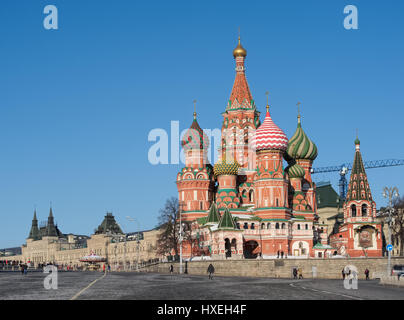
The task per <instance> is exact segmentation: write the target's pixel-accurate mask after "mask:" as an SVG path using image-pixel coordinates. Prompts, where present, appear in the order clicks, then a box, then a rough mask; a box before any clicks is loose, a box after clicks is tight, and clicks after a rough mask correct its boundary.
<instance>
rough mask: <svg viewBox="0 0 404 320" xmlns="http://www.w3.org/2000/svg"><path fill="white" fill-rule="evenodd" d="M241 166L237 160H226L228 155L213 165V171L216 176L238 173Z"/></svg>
mask: <svg viewBox="0 0 404 320" xmlns="http://www.w3.org/2000/svg"><path fill="white" fill-rule="evenodd" d="M239 168H240V165H239V164H238V162H237V161H236V160H233V159H230V160H229V161H228V162H226V157H224V158H223V159H222V160H221V161H218V162H217V163H216V164H215V165H214V166H213V173H214V174H215V177H217V176H220V175H225V174H231V175H237V174H238V169H239Z"/></svg>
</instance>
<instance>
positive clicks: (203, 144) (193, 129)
mask: <svg viewBox="0 0 404 320" xmlns="http://www.w3.org/2000/svg"><path fill="white" fill-rule="evenodd" d="M181 145H182V147H183V148H184V149H185V150H189V149H198V150H201V149H204V150H206V149H207V148H208V146H209V138H208V136H207V135H206V134H205V133H204V132H203V130H202V129H201V127H200V126H199V124H198V121H196V113H195V112H194V121H192V124H191V126H190V127H189V129H188V130H187V131H186V132H185V134H184V136H183V138H182V140H181Z"/></svg>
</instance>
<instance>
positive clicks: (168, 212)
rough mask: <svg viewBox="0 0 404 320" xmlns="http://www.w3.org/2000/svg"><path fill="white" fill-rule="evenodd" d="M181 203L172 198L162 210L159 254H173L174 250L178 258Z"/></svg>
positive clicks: (158, 243) (158, 245)
mask: <svg viewBox="0 0 404 320" xmlns="http://www.w3.org/2000/svg"><path fill="white" fill-rule="evenodd" d="M178 218H179V203H178V199H177V198H174V197H171V198H169V199H167V201H166V203H165V205H164V208H162V209H161V210H160V216H159V217H158V222H159V227H160V229H161V233H160V236H159V238H158V239H157V253H158V254H161V255H166V254H171V253H172V251H173V250H174V253H175V255H176V256H178V244H179V234H178V229H179V221H178Z"/></svg>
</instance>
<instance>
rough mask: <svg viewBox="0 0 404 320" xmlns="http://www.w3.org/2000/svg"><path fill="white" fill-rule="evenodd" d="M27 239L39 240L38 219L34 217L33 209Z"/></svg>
mask: <svg viewBox="0 0 404 320" xmlns="http://www.w3.org/2000/svg"><path fill="white" fill-rule="evenodd" d="M28 239H32V240H39V239H40V234H39V229H38V219H37V217H36V208H35V209H34V217H33V218H32V224H31V230H30V232H29V236H28Z"/></svg>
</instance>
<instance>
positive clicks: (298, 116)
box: [296, 101, 302, 123]
mask: <svg viewBox="0 0 404 320" xmlns="http://www.w3.org/2000/svg"><path fill="white" fill-rule="evenodd" d="M301 104H302V103H301V102H300V101H299V102H298V103H297V104H296V105H297V123H300V105H301Z"/></svg>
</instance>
